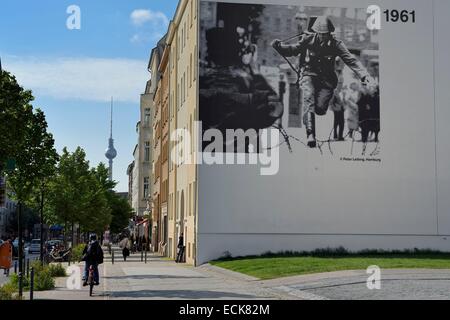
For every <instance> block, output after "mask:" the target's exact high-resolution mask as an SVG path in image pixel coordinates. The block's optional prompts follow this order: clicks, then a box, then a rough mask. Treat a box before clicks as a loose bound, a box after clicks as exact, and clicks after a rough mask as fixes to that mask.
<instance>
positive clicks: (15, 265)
mask: <svg viewBox="0 0 450 320" xmlns="http://www.w3.org/2000/svg"><path fill="white" fill-rule="evenodd" d="M14 273H15V274H17V260H14Z"/></svg>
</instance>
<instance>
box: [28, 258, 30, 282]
mask: <svg viewBox="0 0 450 320" xmlns="http://www.w3.org/2000/svg"><path fill="white" fill-rule="evenodd" d="M29 277H30V259H27V278H29Z"/></svg>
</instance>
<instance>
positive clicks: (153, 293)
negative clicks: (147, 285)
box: [109, 290, 261, 299]
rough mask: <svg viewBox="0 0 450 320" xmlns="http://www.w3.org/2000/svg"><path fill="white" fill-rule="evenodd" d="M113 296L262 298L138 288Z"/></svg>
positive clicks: (112, 293)
mask: <svg viewBox="0 0 450 320" xmlns="http://www.w3.org/2000/svg"><path fill="white" fill-rule="evenodd" d="M109 297H111V298H161V299H167V298H179V299H221V298H222V299H225V298H226V299H230V298H235V299H255V298H261V297H256V296H253V295H248V294H239V293H232V292H220V291H197V290H137V291H115V292H110V293H109Z"/></svg>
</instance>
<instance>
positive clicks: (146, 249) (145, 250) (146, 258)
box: [145, 248, 147, 263]
mask: <svg viewBox="0 0 450 320" xmlns="http://www.w3.org/2000/svg"><path fill="white" fill-rule="evenodd" d="M145 263H147V248H145Z"/></svg>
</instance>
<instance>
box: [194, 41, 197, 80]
mask: <svg viewBox="0 0 450 320" xmlns="http://www.w3.org/2000/svg"><path fill="white" fill-rule="evenodd" d="M194 55H195V56H194V59H195V60H194V81H195V80H196V79H197V67H198V65H197V62H198V57H197V56H198V53H197V46H195V48H194Z"/></svg>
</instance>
